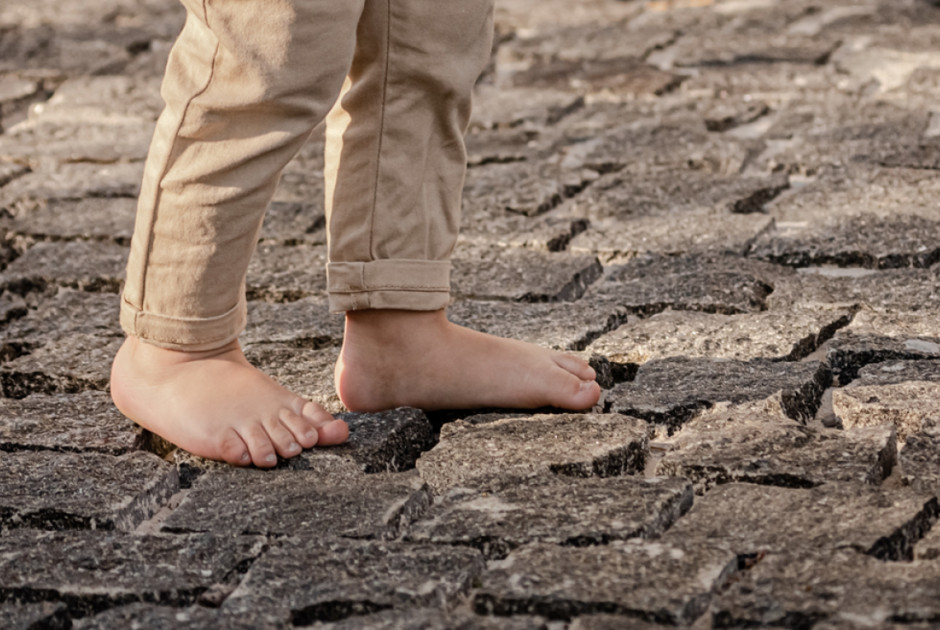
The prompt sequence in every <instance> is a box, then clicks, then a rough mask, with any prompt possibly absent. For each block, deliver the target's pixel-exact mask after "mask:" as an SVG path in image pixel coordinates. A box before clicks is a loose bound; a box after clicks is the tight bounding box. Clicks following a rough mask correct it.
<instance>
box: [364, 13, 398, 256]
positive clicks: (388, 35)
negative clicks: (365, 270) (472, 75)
mask: <svg viewBox="0 0 940 630" xmlns="http://www.w3.org/2000/svg"><path fill="white" fill-rule="evenodd" d="M391 45H392V2H391V0H386V2H385V64H384V65H385V67H384V69H383V72H382V99H381V101H380V105H379V139H378V142H377V143H376V144H377V147H376V152H375V183H374V184H373V188H372V216H371V217H369V256H370V258H371V259H372V260H375V259H376V255H375V215H376V208H377V206H378V200H379V175H380V173H381V171H382V169H381V166H382V148H383V144H384V142H383V141H384V139H385V105H386V103H387V100H388V73H389V68H390V67H391V56H392V55H391Z"/></svg>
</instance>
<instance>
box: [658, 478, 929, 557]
mask: <svg viewBox="0 0 940 630" xmlns="http://www.w3.org/2000/svg"><path fill="white" fill-rule="evenodd" d="M938 516H940V503H938V502H937V499H936V497H932V496H930V495H924V494H921V493H918V492H915V491H913V490H909V489H899V488H894V489H891V490H886V489H881V488H872V487H871V486H867V485H863V484H857V483H827V484H825V485H822V486H819V487H817V488H810V489H794V488H779V487H774V486H758V485H752V484H740V483H729V484H726V485H722V486H718V487H717V488H715V489H714V490H712V491H711V492H709V493H708V494H706V495H705V496H704V497H703V498H701V499H698V500H697V501H696V502H695V505H694V506H693V507H692V509H691V510H690V511H689V513H688V514H686V515H685V516H684V517H683V518H681V519H679V522H678V523H676V524H675V525H674V526H673V527H672V528H671V529H670V530H669V531H668V532H666V533H665V534H664V536H663V541H664V542H667V543H668V542H671V541H689V540H694V541H698V542H700V543H701V542H705V541H721V542H722V543H724V544H727V545H729V546H730V547H731V549H733V550H734V552H735V553H737V554H738V555H739V556H750V557H753V556H755V555H759V554H762V553H784V552H787V553H789V552H791V551H795V550H820V551H825V552H829V551H834V550H836V549H844V548H851V549H854V550H856V551H858V552H860V553H864V554H868V555H870V556H872V557H874V558H878V559H880V560H910V559H911V558H912V557H913V548H914V544H915V543H916V542H917V541H918V540H919V539H920V538H921V537H923V535H924V534H925V533H926V532H927V531H928V530H929V529H930V526H931V525H932V524H933V523H934V521H936V520H937V518H938Z"/></svg>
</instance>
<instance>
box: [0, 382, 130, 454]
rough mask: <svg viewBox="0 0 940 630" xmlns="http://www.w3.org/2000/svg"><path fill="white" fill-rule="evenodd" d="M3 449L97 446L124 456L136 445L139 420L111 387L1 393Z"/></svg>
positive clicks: (89, 448) (83, 448)
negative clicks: (128, 414)
mask: <svg viewBox="0 0 940 630" xmlns="http://www.w3.org/2000/svg"><path fill="white" fill-rule="evenodd" d="M0 418H3V421H2V422H0V451H17V450H39V449H46V450H51V451H97V452H100V453H108V454H111V455H122V454H124V453H128V452H130V451H132V450H134V449H135V448H136V444H137V439H138V438H137V428H136V425H135V424H134V423H133V422H131V421H130V420H128V419H127V418H125V417H124V416H123V415H121V413H120V412H119V411H118V410H117V409H116V408H115V407H114V403H113V402H111V396H110V395H109V394H107V393H106V392H80V393H77V394H51V395H44V394H32V395H30V396H27V397H26V398H22V399H19V400H17V399H12V398H0Z"/></svg>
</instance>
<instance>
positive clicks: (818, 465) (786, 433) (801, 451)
mask: <svg viewBox="0 0 940 630" xmlns="http://www.w3.org/2000/svg"><path fill="white" fill-rule="evenodd" d="M673 449H674V450H671V451H669V452H667V453H666V454H665V456H664V457H663V458H662V459H660V460H659V462H657V464H656V474H658V475H668V476H676V477H683V478H685V479H689V480H691V481H692V483H693V484H694V485H695V491H696V493H697V494H705V493H706V492H707V491H708V490H710V489H711V488H713V487H715V486H716V485H720V484H723V483H729V482H747V483H754V484H762V485H772V486H783V487H787V488H810V487H814V486H819V485H821V484H823V483H826V482H829V481H854V482H860V483H866V484H871V485H879V484H880V483H881V482H882V481H884V479H885V478H886V477H887V476H888V475H889V474H891V471H892V469H893V468H894V465H895V463H896V462H897V439H896V436H895V432H894V429H893V428H890V427H885V426H880V427H870V428H860V429H852V430H848V431H841V430H835V429H822V428H812V427H807V426H803V425H800V424H798V423H796V422H792V423H791V422H786V423H785V422H780V421H779V420H777V419H776V418H774V417H773V416H771V417H762V416H760V415H757V414H754V415H751V414H748V413H744V414H741V413H735V412H734V411H732V412H730V413H726V414H705V415H703V416H699V417H698V418H696V419H695V420H692V421H691V422H689V423H688V424H686V425H685V426H684V427H683V428H682V430H681V431H680V432H679V433H678V434H676V436H675V441H674V443H673Z"/></svg>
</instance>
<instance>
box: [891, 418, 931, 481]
mask: <svg viewBox="0 0 940 630" xmlns="http://www.w3.org/2000/svg"><path fill="white" fill-rule="evenodd" d="M899 460H900V463H901V470H902V472H903V477H904V481H905V483H907V484H908V485H910V486H913V488H914V489H915V490H917V491H919V492H923V493H925V494H930V493H933V494H937V495H940V425H937V424H935V425H934V426H933V427H931V428H929V429H927V430H924V431H921V432H919V433H914V434H912V435H909V436H908V437H907V441H906V442H905V443H904V448H902V449H901V454H900V457H899Z"/></svg>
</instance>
